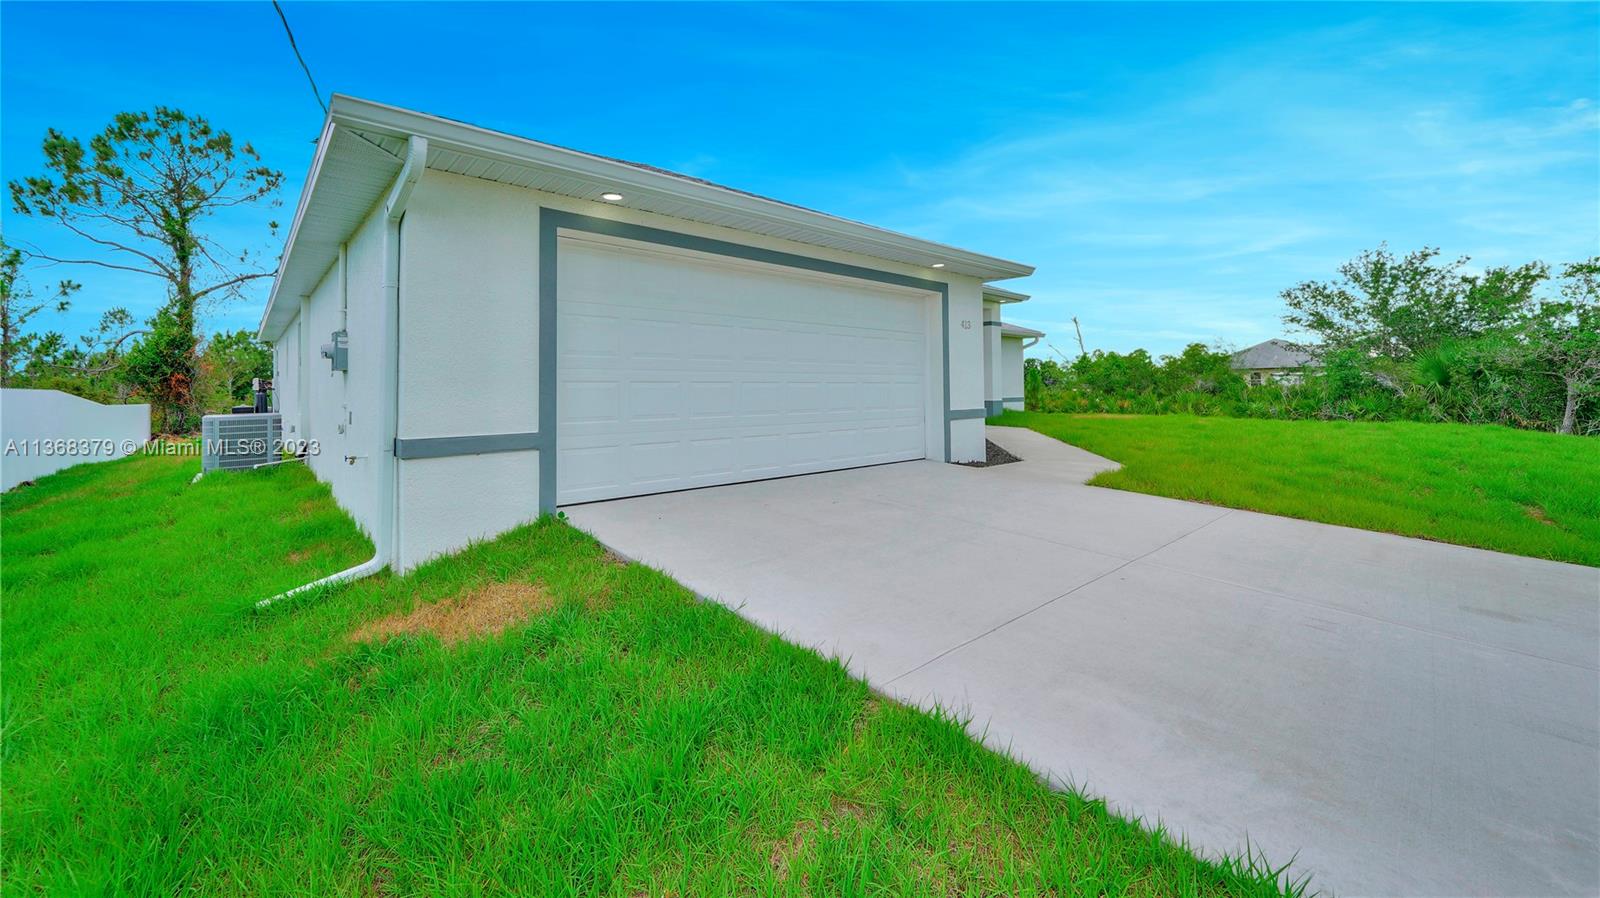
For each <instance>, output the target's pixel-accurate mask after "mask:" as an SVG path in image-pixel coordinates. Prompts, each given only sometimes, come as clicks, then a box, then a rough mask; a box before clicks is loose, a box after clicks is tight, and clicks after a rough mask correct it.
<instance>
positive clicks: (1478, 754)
mask: <svg viewBox="0 0 1600 898" xmlns="http://www.w3.org/2000/svg"><path fill="white" fill-rule="evenodd" d="M989 433H990V437H991V439H994V440H995V441H996V442H998V443H1001V444H1002V445H1004V446H1006V447H1007V448H1009V449H1011V450H1012V451H1013V452H1015V453H1016V454H1017V455H1019V456H1021V457H1023V458H1024V459H1025V461H1023V462H1021V463H1019V464H1014V465H1007V466H1003V467H995V468H987V469H972V468H963V467H957V466H953V465H943V464H937V463H933V462H908V463H905V464H897V465H886V466H882V467H876V468H862V469H857V470H852V471H841V472H836V473H831V474H817V475H811V476H807V477H797V478H791V479H788V480H772V481H765V482H761V483H751V484H740V485H737V486H728V487H717V488H712V489H704V490H696V491H690V492H682V493H673V494H666V495H657V496H646V497H641V498H635V499H623V500H617V501H613V502H605V503H598V504H593V505H584V506H575V507H572V508H568V509H566V511H567V513H568V515H569V516H570V518H571V519H572V520H573V522H574V523H576V524H577V525H578V526H579V527H582V528H584V529H586V530H588V531H590V532H591V533H593V534H595V536H596V537H598V538H599V539H600V540H601V541H602V542H604V543H606V544H607V545H608V546H610V547H612V548H613V549H615V550H616V551H618V552H620V553H622V554H624V555H627V556H629V557H631V558H635V559H639V560H641V561H644V562H646V563H648V564H651V565H653V566H655V567H658V568H660V569H662V570H664V571H666V572H668V573H670V574H671V575H672V576H674V577H675V578H677V579H678V580H679V581H681V582H683V583H684V584H686V585H688V586H689V587H691V588H692V589H694V590H696V591H697V592H699V593H700V594H702V595H704V596H707V597H709V598H712V599H715V600H717V601H720V602H723V603H725V604H727V605H729V606H730V607H733V608H736V609H738V611H739V612H740V613H741V614H743V615H744V616H745V617H747V618H749V619H750V620H752V621H755V622H756V623H758V624H760V625H762V626H764V627H767V628H768V629H771V630H774V631H777V632H780V633H783V634H784V635H786V636H787V637H788V638H789V639H791V640H793V641H796V642H799V643H803V644H807V645H811V646H815V647H817V648H819V649H821V650H822V651H824V652H828V653H834V654H837V655H839V656H841V657H843V658H846V659H848V661H849V663H850V666H851V668H852V670H853V671H854V672H856V673H857V674H859V675H861V676H863V677H865V678H866V679H867V680H868V681H869V682H871V683H872V684H873V685H874V686H876V687H878V688H879V689H881V690H883V691H885V692H887V693H889V694H891V695H894V696H896V697H899V698H901V699H904V700H907V701H911V702H915V703H919V704H923V705H930V704H933V703H935V702H937V703H939V704H942V705H944V706H946V707H954V708H958V709H962V710H964V711H966V712H967V713H968V714H970V715H971V716H972V718H973V721H974V729H975V730H976V729H978V728H984V727H986V728H987V734H988V735H987V738H988V740H989V741H990V743H991V744H993V745H995V746H996V747H998V748H1003V749H1009V750H1010V751H1011V752H1013V753H1014V754H1015V755H1016V756H1017V757H1019V758H1021V759H1022V760H1024V761H1026V762H1027V763H1028V764H1030V765H1031V766H1033V767H1034V768H1035V769H1037V770H1039V771H1041V772H1043V773H1046V774H1048V775H1050V776H1051V777H1052V778H1053V779H1054V780H1056V781H1057V782H1064V783H1071V784H1073V785H1076V786H1077V787H1079V788H1082V789H1084V790H1085V791H1087V792H1089V793H1091V794H1097V795H1101V796H1104V797H1105V798H1106V799H1107V800H1108V801H1109V802H1110V804H1111V805H1112V806H1113V807H1114V808H1116V809H1118V810H1119V811H1121V812H1122V813H1126V814H1132V815H1139V816H1142V817H1144V818H1146V819H1152V820H1153V819H1160V820H1161V821H1162V822H1164V823H1166V824H1167V825H1168V826H1169V827H1171V828H1173V829H1176V830H1179V831H1182V832H1183V833H1185V834H1186V835H1187V836H1188V837H1189V838H1190V840H1191V841H1192V842H1193V843H1194V844H1196V845H1197V846H1198V847H1200V848H1201V849H1202V850H1206V851H1210V852H1229V853H1240V852H1242V851H1243V849H1244V847H1245V845H1246V841H1247V840H1248V843H1249V845H1250V846H1252V847H1253V848H1254V849H1255V850H1257V851H1260V852H1264V853H1265V856H1266V857H1267V859H1268V860H1269V861H1272V862H1274V863H1282V862H1284V861H1287V860H1288V859H1289V858H1291V857H1295V858H1296V861H1295V864H1294V868H1293V869H1294V870H1295V871H1296V872H1298V873H1300V874H1306V873H1309V874H1311V875H1312V877H1313V880H1312V884H1313V887H1314V888H1320V889H1322V890H1324V891H1331V892H1333V893H1336V894H1339V895H1480V894H1481V895H1490V894H1493V895H1567V894H1572V895H1595V894H1600V570H1596V569H1594V568H1587V567H1580V566H1577V565H1568V564H1558V563H1554V562H1547V561H1538V560H1534V559H1529V558H1519V557H1515V556H1510V555H1502V554H1498V553H1494V552H1484V551H1479V550H1475V549H1466V548H1460V547H1456V546H1448V545H1443V544H1440V543H1431V542H1426V541H1422V540H1413V539H1405V538H1402V537H1397V536H1390V535H1386V534H1379V533H1370V532H1366V531H1361V530H1351V529H1347V528H1343V527H1331V526H1327V525H1322V524H1312V523H1307V522H1304V521H1297V520H1292V519H1289V518H1279V517H1273V516H1270V515H1261V514H1255V513H1252V512H1244V511H1230V510H1227V509H1221V508H1214V507H1211V506H1207V505H1199V504H1194V503H1189V502H1180V501H1175V500H1169V499H1161V498H1156V497H1152V496H1143V495H1138V494H1135V493H1125V492H1119V491H1115V490H1105V489H1098V488H1094V487H1086V486H1083V485H1082V481H1083V480H1084V479H1085V478H1086V477H1088V476H1090V475H1091V474H1092V473H1093V472H1094V471H1096V470H1099V469H1101V468H1104V467H1111V466H1113V465H1112V464H1111V463H1110V462H1107V461H1106V460H1104V459H1101V458H1098V457H1096V456H1093V455H1090V454H1088V453H1086V452H1082V451H1080V450H1077V449H1074V448H1072V447H1070V446H1067V445H1065V444H1062V443H1059V442H1056V441H1054V440H1051V439H1049V438H1047V437H1044V436H1041V435H1038V434H1035V433H1033V432H1031V431H1022V430H1014V429H1011V428H990V431H989Z"/></svg>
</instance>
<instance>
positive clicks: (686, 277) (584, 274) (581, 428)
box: [557, 240, 928, 503]
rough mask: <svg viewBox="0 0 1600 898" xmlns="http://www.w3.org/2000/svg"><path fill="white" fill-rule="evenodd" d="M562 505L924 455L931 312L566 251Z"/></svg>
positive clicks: (901, 302) (743, 273)
mask: <svg viewBox="0 0 1600 898" xmlns="http://www.w3.org/2000/svg"><path fill="white" fill-rule="evenodd" d="M560 252H561V260H560V263H559V264H560V272H561V273H560V282H559V287H558V296H557V309H558V312H557V313H558V316H559V320H558V325H557V347H558V352H557V355H558V359H557V368H558V378H557V379H558V391H557V420H558V422H559V426H558V429H557V440H558V445H557V455H558V477H559V493H560V495H559V496H558V501H560V502H566V503H570V502H584V501H594V500H598V499H606V498H615V497H619V496H628V495H638V494H642V493H648V492H659V491H663V490H670V489H688V488H692V487H698V486H709V485H714V484H718V483H732V482H738V481H743V480H756V479H761V478H764V477H778V476H786V475H792V474H803V473H812V472H816V471H825V470H832V469H835V468H841V467H851V466H855V465H863V464H877V463H881V462H888V461H901V460H907V459H913V458H922V457H924V455H925V448H926V447H925V445H924V443H925V433H926V430H925V427H924V408H925V403H926V396H927V393H926V382H925V380H924V375H923V368H924V366H925V364H926V354H925V351H924V347H925V339H926V338H925V336H924V333H925V328H926V312H927V302H928V299H927V298H925V297H922V296H917V295H913V294H910V293H903V292H895V291H891V290H884V289H879V288H877V287H875V286H872V285H866V284H861V285H858V284H857V283H856V282H849V281H844V280H842V279H839V280H828V279H821V278H815V277H809V276H790V275H785V274H783V273H781V271H778V270H776V269H765V268H753V267H751V266H743V265H732V266H725V265H718V264H714V263H707V262H705V261H702V260H700V259H699V258H693V257H686V256H668V255H663V254H661V253H657V252H653V251H644V252H637V251H633V250H631V249H624V248H619V247H611V246H604V245H599V244H595V243H591V242H584V241H572V240H563V241H562V244H561V248H560Z"/></svg>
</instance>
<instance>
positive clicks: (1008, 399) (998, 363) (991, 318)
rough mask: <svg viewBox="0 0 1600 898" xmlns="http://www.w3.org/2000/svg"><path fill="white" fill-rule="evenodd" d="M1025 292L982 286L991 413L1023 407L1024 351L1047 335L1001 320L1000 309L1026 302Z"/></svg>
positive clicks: (987, 406) (987, 395)
mask: <svg viewBox="0 0 1600 898" xmlns="http://www.w3.org/2000/svg"><path fill="white" fill-rule="evenodd" d="M1027 299H1028V295H1027V294H1026V293H1017V292H1016V291H1014V290H1006V289H1003V288H1000V287H996V286H993V285H991V284H985V285H984V286H983V328H984V330H985V331H986V332H987V331H993V333H986V334H985V337H984V343H983V364H984V372H985V382H984V396H985V401H984V410H985V412H987V413H988V414H990V415H998V414H1000V411H1001V409H1006V408H1009V409H1016V410H1017V411H1022V408H1023V395H1022V393H1023V378H1022V358H1023V350H1025V349H1027V348H1028V347H1030V346H1032V345H1033V344H1035V343H1037V342H1039V340H1040V339H1041V338H1042V337H1044V334H1043V333H1042V332H1040V331H1036V330H1033V329H1031V328H1026V327H1022V326H1021V325H1017V324H1011V323H1010V322H1007V321H1002V320H1000V310H1001V308H1002V307H1004V306H1006V305H1009V304H1011V303H1018V302H1026V301H1027Z"/></svg>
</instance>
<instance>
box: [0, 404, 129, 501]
mask: <svg viewBox="0 0 1600 898" xmlns="http://www.w3.org/2000/svg"><path fill="white" fill-rule="evenodd" d="M149 440H150V406H148V405H101V404H100V403H98V402H90V401H89V400H87V399H82V398H80V397H77V396H73V395H72V394H70V393H63V392H61V391H60V390H0V490H8V489H11V488H12V487H14V486H16V485H17V484H19V483H22V482H24V481H28V480H34V479H37V478H40V477H43V476H44V475H46V474H52V473H54V472H56V471H59V470H61V469H62V468H68V467H71V466H73V465H76V464H82V463H83V462H90V461H110V460H111V459H113V458H121V457H123V456H124V455H131V454H133V453H134V452H137V451H138V450H139V448H140V447H141V446H143V445H144V444H145V443H147V442H149Z"/></svg>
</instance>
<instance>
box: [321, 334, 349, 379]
mask: <svg viewBox="0 0 1600 898" xmlns="http://www.w3.org/2000/svg"><path fill="white" fill-rule="evenodd" d="M322 357H323V358H325V359H328V360H329V361H331V362H333V370H335V371H349V370H350V335H349V334H348V333H346V332H345V331H334V332H333V342H332V343H324V344H322Z"/></svg>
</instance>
